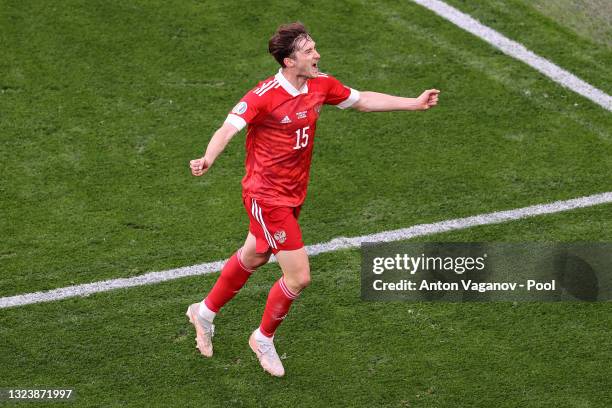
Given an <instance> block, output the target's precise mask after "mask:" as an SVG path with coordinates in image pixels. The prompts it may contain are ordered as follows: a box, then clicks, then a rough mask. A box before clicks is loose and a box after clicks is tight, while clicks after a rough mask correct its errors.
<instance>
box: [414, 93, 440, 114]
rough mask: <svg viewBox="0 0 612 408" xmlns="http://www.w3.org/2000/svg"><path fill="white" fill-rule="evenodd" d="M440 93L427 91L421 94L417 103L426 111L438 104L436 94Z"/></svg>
mask: <svg viewBox="0 0 612 408" xmlns="http://www.w3.org/2000/svg"><path fill="white" fill-rule="evenodd" d="M439 93H440V91H438V90H437V89H428V90H426V91H425V92H423V93H422V94H421V95H420V96H419V97H418V98H417V103H418V104H419V106H420V108H421V109H422V110H427V109H429V108H431V107H434V106H436V105H437V104H438V94H439Z"/></svg>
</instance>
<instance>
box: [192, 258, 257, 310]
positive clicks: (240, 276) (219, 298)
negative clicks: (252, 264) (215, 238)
mask: <svg viewBox="0 0 612 408" xmlns="http://www.w3.org/2000/svg"><path fill="white" fill-rule="evenodd" d="M241 252H242V248H240V249H239V250H238V251H237V252H236V253H235V254H234V255H232V257H231V258H230V259H228V261H227V262H226V263H225V266H223V269H222V270H221V276H219V279H217V282H215V285H214V286H213V288H212V289H211V291H210V293H209V294H208V296H206V299H204V303H205V304H206V307H208V308H209V309H210V310H211V311H213V312H215V313H217V312H218V311H219V309H221V308H222V307H223V305H225V304H226V303H227V302H229V301H230V300H231V299H232V298H233V297H234V296H235V295H236V293H238V291H239V290H240V289H241V288H242V287H243V286H244V284H245V283H246V281H247V280H249V278H250V277H251V273H253V271H254V270H251V269H247V268H245V266H244V265H243V264H242V262H241V261H240V253H241Z"/></svg>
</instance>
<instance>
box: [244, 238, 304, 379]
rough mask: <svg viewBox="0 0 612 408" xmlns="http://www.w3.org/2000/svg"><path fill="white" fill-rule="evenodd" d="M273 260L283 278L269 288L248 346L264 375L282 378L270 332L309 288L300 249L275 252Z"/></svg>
mask: <svg viewBox="0 0 612 408" xmlns="http://www.w3.org/2000/svg"><path fill="white" fill-rule="evenodd" d="M276 259H277V260H278V263H279V264H280V266H281V269H282V271H283V276H282V277H281V278H280V279H279V280H278V281H276V282H275V283H274V285H273V286H272V288H271V289H270V293H269V294H268V300H267V302H266V308H265V310H264V314H263V317H262V319H261V324H260V326H259V328H258V329H257V330H255V331H254V332H253V334H252V335H251V338H250V339H249V344H250V346H251V348H252V349H253V351H254V352H255V353H256V354H257V357H258V358H259V361H260V363H261V365H262V367H263V368H264V369H265V370H266V371H267V372H269V373H270V374H272V375H275V376H282V375H284V374H285V370H284V368H283V365H282V363H281V361H280V358H279V357H278V353H277V352H276V349H275V348H274V343H273V338H274V333H275V332H276V329H277V328H278V326H279V325H280V324H281V323H282V321H283V319H284V318H285V316H287V313H288V312H289V309H290V308H291V304H292V303H293V301H294V300H295V299H296V298H297V297H298V296H299V294H300V292H302V290H303V289H304V288H306V286H308V285H309V283H310V265H309V263H308V255H307V254H306V250H305V249H304V248H303V247H302V248H300V249H296V250H290V251H279V252H278V253H277V254H276Z"/></svg>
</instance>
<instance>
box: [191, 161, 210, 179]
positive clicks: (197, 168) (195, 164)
mask: <svg viewBox="0 0 612 408" xmlns="http://www.w3.org/2000/svg"><path fill="white" fill-rule="evenodd" d="M189 168H191V174H193V175H194V176H201V175H203V174H204V173H206V172H207V171H208V169H209V168H210V163H208V161H207V160H206V159H205V158H204V157H201V158H199V159H195V160H191V161H190V162H189Z"/></svg>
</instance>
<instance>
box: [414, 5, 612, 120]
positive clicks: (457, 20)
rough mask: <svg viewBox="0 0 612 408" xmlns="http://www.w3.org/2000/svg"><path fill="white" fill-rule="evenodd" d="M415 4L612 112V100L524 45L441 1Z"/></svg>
mask: <svg viewBox="0 0 612 408" xmlns="http://www.w3.org/2000/svg"><path fill="white" fill-rule="evenodd" d="M412 1H413V2H415V3H417V4H419V5H421V6H423V7H425V8H427V9H429V10H431V11H433V12H434V13H436V14H437V15H439V16H440V17H442V18H444V19H446V20H448V21H450V22H451V23H453V24H455V25H456V26H457V27H460V28H462V29H464V30H465V31H467V32H469V33H470V34H473V35H475V36H476V37H478V38H480V39H481V40H484V41H486V42H487V43H489V44H491V45H492V46H494V47H495V48H497V49H499V50H501V51H502V52H503V53H504V54H506V55H509V56H511V57H513V58H515V59H517V60H519V61H522V62H524V63H525V64H527V65H529V66H530V67H532V68H535V69H536V70H538V71H540V72H541V73H542V74H544V75H546V76H547V77H548V78H550V79H552V80H553V81H555V82H556V83H558V84H559V85H562V86H564V87H566V88H568V89H571V90H572V91H574V92H576V93H577V94H580V95H582V96H584V97H585V98H587V99H590V100H591V101H593V102H595V103H596V104H598V105H599V106H601V107H603V108H604V109H607V110H608V111H612V96H610V95H608V94H607V93H605V92H604V91H602V90H600V89H597V88H595V87H594V86H593V85H591V84H589V83H587V82H585V81H583V80H582V79H580V78H578V77H577V76H575V75H574V74H572V73H571V72H569V71H566V70H565V69H563V68H561V67H559V66H558V65H555V64H554V63H552V62H551V61H549V60H547V59H546V58H543V57H540V56H539V55H537V54H535V53H534V52H532V51H530V50H528V49H527V48H526V47H525V46H524V45H522V44H521V43H518V42H516V41H513V40H511V39H509V38H508V37H506V36H504V35H502V34H500V33H499V32H497V31H495V30H493V29H492V28H490V27H487V26H485V25H484V24H482V23H480V22H479V21H477V20H476V19H474V18H473V17H472V16H470V15H469V14H465V13H463V12H461V11H459V10H457V9H456V8H454V7H452V6H449V5H448V4H446V3H444V2H443V1H440V0H412Z"/></svg>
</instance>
